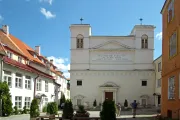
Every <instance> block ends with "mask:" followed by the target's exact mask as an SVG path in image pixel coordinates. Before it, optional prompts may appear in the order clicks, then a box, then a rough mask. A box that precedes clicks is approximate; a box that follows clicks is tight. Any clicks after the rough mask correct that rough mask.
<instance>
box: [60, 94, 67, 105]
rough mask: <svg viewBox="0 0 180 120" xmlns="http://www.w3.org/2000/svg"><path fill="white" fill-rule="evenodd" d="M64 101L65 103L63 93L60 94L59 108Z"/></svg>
mask: <svg viewBox="0 0 180 120" xmlns="http://www.w3.org/2000/svg"><path fill="white" fill-rule="evenodd" d="M65 101H66V98H65V95H64V93H63V92H61V99H60V108H61V104H62V103H65Z"/></svg>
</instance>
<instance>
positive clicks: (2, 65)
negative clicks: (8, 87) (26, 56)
mask: <svg viewBox="0 0 180 120" xmlns="http://www.w3.org/2000/svg"><path fill="white" fill-rule="evenodd" d="M3 60H4V57H2V60H1V80H0V81H1V82H2V80H3Z"/></svg>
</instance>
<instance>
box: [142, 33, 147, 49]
mask: <svg viewBox="0 0 180 120" xmlns="http://www.w3.org/2000/svg"><path fill="white" fill-rule="evenodd" d="M141 48H143V49H147V48H148V36H147V35H142V37H141Z"/></svg>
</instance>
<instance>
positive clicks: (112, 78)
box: [71, 71, 155, 106]
mask: <svg viewBox="0 0 180 120" xmlns="http://www.w3.org/2000/svg"><path fill="white" fill-rule="evenodd" d="M154 77H155V74H154V72H153V71H76V72H71V99H72V101H73V104H74V105H76V99H74V97H75V96H76V95H83V96H85V99H84V102H87V101H88V102H90V105H91V106H92V103H93V101H94V99H96V100H97V102H98V103H99V102H101V103H102V93H101V91H100V89H99V86H100V85H103V84H104V83H106V82H114V83H116V84H117V85H119V86H120V88H119V90H118V92H117V102H120V103H122V104H123V103H124V100H125V99H127V100H128V101H129V102H132V101H133V100H135V99H136V100H140V96H141V95H144V94H145V95H149V96H150V99H149V101H148V102H149V104H153V102H154V99H153V93H154ZM78 79H80V80H82V86H77V80H78ZM143 79H147V86H141V80H143Z"/></svg>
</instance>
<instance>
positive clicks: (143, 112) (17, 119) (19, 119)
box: [0, 109, 157, 120]
mask: <svg viewBox="0 0 180 120" xmlns="http://www.w3.org/2000/svg"><path fill="white" fill-rule="evenodd" d="M60 113H62V111H60ZM89 113H90V117H99V113H100V111H89ZM44 114H45V113H42V114H41V115H44ZM156 114H157V113H156V110H152V109H140V110H137V116H136V118H132V112H131V110H130V111H121V115H120V117H117V118H121V120H127V119H130V118H131V120H132V119H136V120H137V119H138V120H154V118H152V117H154V116H156ZM29 118H30V116H29V115H28V114H26V115H13V116H10V117H0V120H29Z"/></svg>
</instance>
